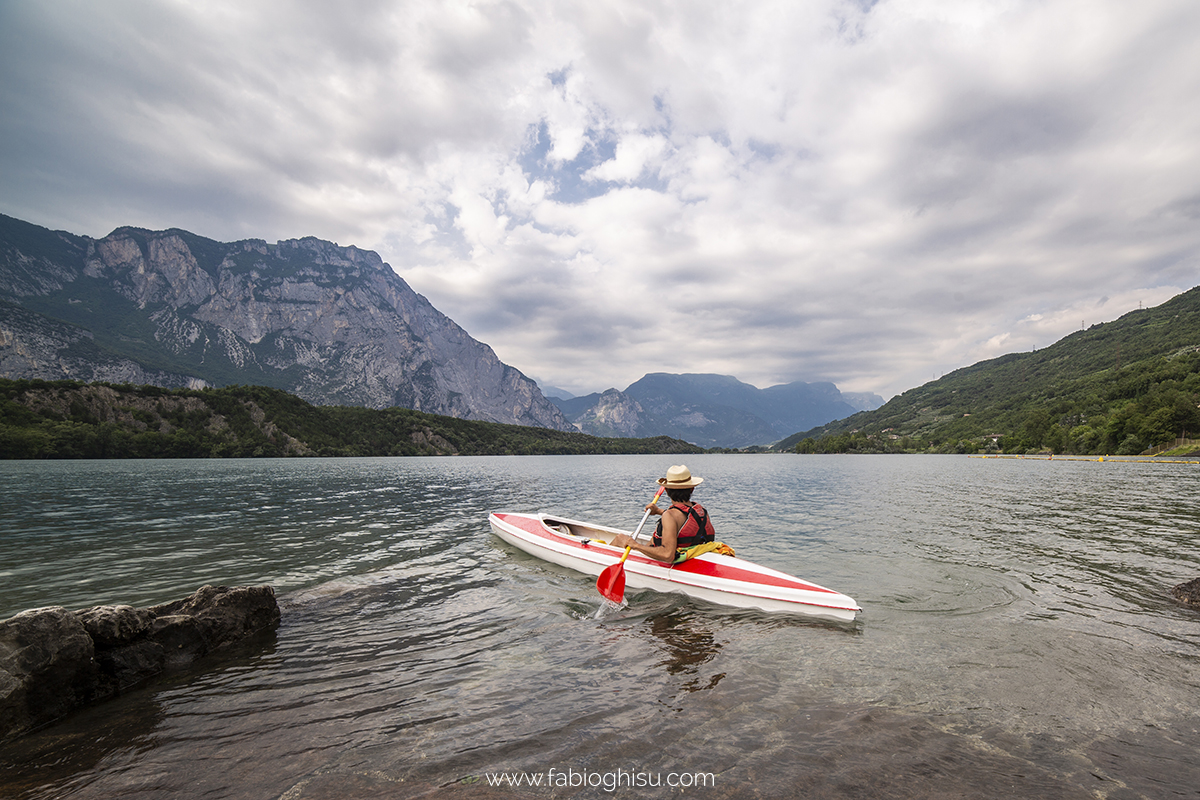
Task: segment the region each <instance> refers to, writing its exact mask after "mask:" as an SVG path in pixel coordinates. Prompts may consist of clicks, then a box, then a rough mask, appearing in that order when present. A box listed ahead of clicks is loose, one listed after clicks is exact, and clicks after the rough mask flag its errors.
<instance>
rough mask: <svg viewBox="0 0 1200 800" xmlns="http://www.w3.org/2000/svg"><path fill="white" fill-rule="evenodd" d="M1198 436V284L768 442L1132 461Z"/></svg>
mask: <svg viewBox="0 0 1200 800" xmlns="http://www.w3.org/2000/svg"><path fill="white" fill-rule="evenodd" d="M1197 435H1200V287H1196V288H1194V289H1191V290H1190V291H1187V292H1184V293H1183V294H1180V295H1177V296H1175V297H1173V298H1171V299H1170V300H1168V301H1167V302H1166V303H1163V304H1162V305H1160V306H1156V307H1154V308H1148V309H1139V310H1137V311H1131V312H1129V313H1128V314H1125V315H1124V316H1122V317H1121V318H1120V319H1117V320H1114V321H1113V322H1107V323H1103V324H1099V325H1093V326H1091V327H1090V328H1089V329H1087V330H1086V331H1077V332H1075V333H1072V334H1071V335H1069V336H1067V337H1064V338H1063V339H1061V340H1059V341H1058V342H1056V343H1054V344H1052V345H1050V346H1049V347H1046V348H1044V349H1042V350H1035V351H1033V352H1031V353H1011V354H1009V355H1005V356H1001V357H1000V358H995V359H991V360H988V361H981V362H979V363H977V364H973V365H972V366H969V367H964V368H962V369H959V370H956V371H954V372H951V373H949V374H947V375H945V376H944V377H942V378H940V379H939V380H936V381H932V382H930V383H927V384H925V385H924V386H920V387H917V388H915V389H910V390H909V391H907V392H905V393H903V394H901V395H898V396H896V397H894V398H892V399H891V400H890V401H888V402H887V403H885V404H884V405H883V406H882V407H880V408H878V409H876V410H873V411H866V412H861V413H858V414H855V415H853V416H851V417H847V418H845V419H841V420H837V421H835V422H830V423H828V424H825V425H822V426H819V427H815V428H812V429H810V430H805V431H804V432H803V433H798V434H795V435H794V436H790V437H788V438H787V439H784V440H783V441H781V442H780V443H779V444H778V445H777V446H776V447H777V448H778V449H784V450H790V449H793V448H795V447H796V446H797V445H801V449H802V450H806V451H813V452H816V451H840V452H845V451H849V450H858V451H866V452H886V451H893V450H902V451H909V452H912V451H934V452H976V451H979V450H985V449H992V450H997V449H998V450H1003V451H1005V452H1011V453H1025V452H1046V451H1050V452H1054V453H1076V454H1093V455H1104V454H1110V453H1111V454H1121V455H1130V454H1136V453H1141V452H1143V451H1145V450H1147V449H1149V448H1152V447H1154V446H1156V445H1161V444H1163V443H1167V442H1172V441H1174V440H1176V439H1181V438H1182V439H1187V438H1192V437H1196V436H1197ZM805 440H811V441H807V442H806V441H805Z"/></svg>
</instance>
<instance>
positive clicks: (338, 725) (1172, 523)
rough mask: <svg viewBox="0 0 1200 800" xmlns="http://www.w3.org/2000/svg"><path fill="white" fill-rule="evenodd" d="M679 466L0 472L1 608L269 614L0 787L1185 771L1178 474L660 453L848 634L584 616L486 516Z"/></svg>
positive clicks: (303, 792)
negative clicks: (268, 603) (848, 615)
mask: <svg viewBox="0 0 1200 800" xmlns="http://www.w3.org/2000/svg"><path fill="white" fill-rule="evenodd" d="M679 460H680V458H679V457H678V456H675V457H671V456H549V457H495V458H486V457H481V458H429V459H423V458H412V459H403V458H396V459H328V460H315V459H312V460H234V461H215V460H214V461H149V462H146V461H134V462H131V461H103V462H92V461H89V462H0V478H2V481H0V618H7V617H9V616H11V615H12V614H15V613H17V612H19V611H21V610H24V609H27V608H34V607H38V606H46V605H62V606H67V607H68V608H83V607H86V606H90V605H96V604H107V603H129V604H133V605H139V606H144V605H150V604H155V603H161V602H166V601H168V600H174V599H178V598H181V597H183V596H185V595H187V594H190V593H191V592H193V591H194V590H195V589H196V588H197V587H199V586H200V585H202V584H206V583H208V584H214V585H257V584H271V585H272V586H274V587H275V589H276V592H277V595H278V596H279V599H280V606H281V608H282V611H283V617H282V621H281V624H280V626H279V628H278V630H277V631H276V632H275V633H274V634H273V635H270V636H264V637H260V638H259V639H256V640H254V641H251V642H247V643H244V644H242V645H238V646H236V647H233V648H231V649H228V650H225V651H221V652H220V653H218V654H214V655H212V656H209V657H208V658H206V659H205V660H203V661H201V662H198V663H197V664H196V665H195V666H194V668H192V669H190V670H189V671H187V672H182V673H171V674H167V675H164V676H162V677H161V678H158V679H155V680H153V681H151V682H150V683H148V684H146V685H143V686H141V687H138V688H136V689H134V690H131V691H128V692H126V693H125V694H123V695H122V696H120V697H118V698H115V699H113V700H110V701H106V702H103V703H100V704H98V705H95V706H92V707H90V708H87V709H84V710H81V711H79V712H77V713H75V714H73V715H72V716H70V717H68V718H67V719H64V720H62V721H61V722H58V723H56V724H54V725H52V726H50V727H47V728H45V729H43V730H41V731H38V732H36V733H34V734H32V735H29V736H26V737H24V738H22V739H20V740H17V741H15V742H12V743H9V744H8V745H6V746H3V747H0V796H3V797H13V798H109V797H116V796H120V797H122V798H174V797H204V798H255V799H258V798H279V799H280V800H312V799H313V798H347V799H348V798H355V799H356V800H357V799H358V798H385V797H386V798H408V797H462V798H488V797H627V798H635V797H636V798H640V797H667V796H679V795H681V794H684V795H686V796H697V797H712V798H724V797H729V798H740V797H788V796H805V797H817V798H821V797H828V798H849V797H885V798H886V797H895V798H910V797H911V798H926V797H980V798H993V797H995V798H1017V797H1020V798H1028V797H1056V798H1057V797H1061V798H1076V797H1078V798H1095V797H1106V798H1113V799H1114V800H1115V799H1119V798H1138V797H1148V798H1158V797H1175V796H1178V795H1194V794H1196V792H1197V787H1200V715H1198V714H1197V711H1198V710H1200V612H1198V611H1197V610H1195V609H1191V608H1188V607H1185V606H1181V605H1180V604H1178V603H1176V602H1174V601H1173V600H1172V598H1171V596H1170V593H1169V590H1170V588H1171V587H1172V586H1174V585H1175V584H1178V583H1181V582H1183V581H1186V580H1190V579H1192V578H1195V577H1197V576H1200V547H1198V546H1197V543H1198V541H1200V536H1198V535H1200V502H1197V494H1198V492H1197V489H1198V488H1200V465H1197V464H1158V463H1145V462H1119V461H1118V462H1114V461H1104V462H1099V461H1085V460H1080V461H1065V460H1058V459H1056V460H1053V461H1048V460H1038V459H994V458H993V459H985V458H968V457H965V456H794V455H777V456H765V455H758V456H754V455H703V456H688V457H686V458H684V459H682V460H683V462H684V463H686V464H687V465H688V466H689V467H690V468H691V470H692V472H693V473H694V474H697V475H701V476H703V477H704V478H705V482H704V484H703V485H702V486H700V487H699V488H698V489H697V491H696V495H695V499H696V500H699V501H700V502H702V503H704V505H705V506H706V507H707V508H708V510H709V512H710V513H711V515H712V518H713V520H714V523H715V525H716V527H717V533H718V538H719V539H721V540H723V541H726V542H728V543H729V544H731V545H732V546H733V547H735V548H736V550H737V552H738V555H739V556H744V557H746V558H749V559H752V560H754V561H757V562H759V563H762V564H765V565H767V566H771V567H775V568H777V569H781V570H784V571H785V572H789V573H792V574H794V575H797V576H798V577H800V578H804V579H807V580H811V581H814V582H816V583H819V584H822V585H824V586H828V587H830V588H832V589H836V590H838V591H841V592H844V593H846V594H848V595H850V596H851V597H853V598H854V599H855V600H857V601H858V603H859V605H861V606H862V607H863V609H864V612H863V614H862V615H861V617H860V619H859V620H858V621H857V622H856V623H854V624H851V625H839V624H832V623H823V622H819V621H814V620H812V619H807V618H803V617H795V616H789V615H779V614H767V613H764V612H757V611H745V610H735V609H729V608H723V607H721V606H715V605H708V604H705V603H702V602H699V601H694V600H690V599H688V598H685V597H683V596H680V595H674V594H655V593H652V592H634V591H631V592H627V600H628V601H629V604H628V606H627V607H626V608H624V609H622V610H620V611H615V612H613V611H610V612H609V613H607V614H602V615H601V616H600V617H599V618H597V616H596V615H597V612H598V611H600V606H601V602H600V598H599V595H598V594H597V592H596V588H595V579H594V578H589V577H587V576H584V575H579V574H575V573H572V572H570V571H567V570H565V569H561V568H558V567H555V566H552V565H549V564H547V563H544V562H541V561H539V560H537V559H535V558H533V557H531V556H528V555H526V554H524V553H522V552H520V551H518V550H516V549H514V548H512V547H510V546H508V545H506V544H504V543H503V542H501V541H500V540H499V539H498V538H497V537H495V536H494V535H493V534H492V533H491V532H490V529H489V526H488V522H487V515H488V513H489V512H491V511H520V512H534V511H539V510H544V511H551V512H554V513H556V514H561V515H565V516H569V517H574V518H577V519H584V520H589V521H595V522H601V523H604V524H609V525H614V526H617V527H623V528H633V527H634V526H635V525H636V524H637V522H638V520H639V519H640V517H641V509H642V507H643V506H644V505H645V503H646V502H647V501H649V499H650V497H651V495H652V494H653V492H654V490H655V488H656V486H655V484H654V479H655V478H656V477H658V476H659V475H661V474H663V473H664V472H665V471H666V468H667V467H668V466H670V465H671V464H672V463H678V462H679ZM531 783H532V784H540V785H533V786H530V784H531ZM497 784H498V785H497ZM518 784H519V785H518Z"/></svg>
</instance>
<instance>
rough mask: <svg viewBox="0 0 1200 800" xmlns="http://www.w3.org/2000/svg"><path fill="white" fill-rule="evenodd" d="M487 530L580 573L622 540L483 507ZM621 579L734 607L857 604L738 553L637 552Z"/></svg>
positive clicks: (837, 612)
mask: <svg viewBox="0 0 1200 800" xmlns="http://www.w3.org/2000/svg"><path fill="white" fill-rule="evenodd" d="M488 522H490V523H491V526H492V531H493V532H494V533H495V534H496V535H497V536H499V537H500V538H501V539H503V540H504V541H506V542H508V543H509V544H511V545H512V546H513V547H516V548H518V549H520V550H524V551H525V552H526V553H529V554H530V555H532V556H537V557H538V558H540V559H543V560H544V561H549V562H550V563H552V564H558V565H559V566H562V567H567V568H568V569H573V570H575V571H577V572H582V573H584V574H587V575H599V574H600V573H601V572H602V571H603V570H604V568H605V567H610V566H612V565H613V564H616V563H617V561H618V560H620V558H621V555H622V553H624V552H625V548H623V547H613V546H611V545H610V544H608V542H609V541H610V540H611V539H612V537H613V536H615V535H616V534H618V533H624V534H629V531H622V530H618V529H616V528H607V527H604V526H602V525H592V524H589V523H586V522H580V521H578V520H573V519H566V518H563V517H557V516H549V515H546V514H500V513H497V514H490V515H489V516H488ZM625 581H626V585H627V586H629V587H632V588H636V589H653V590H655V591H658V592H682V593H683V594H686V595H688V596H690V597H695V598H698V599H700V600H707V601H709V602H713V603H719V604H721V605H726V606H734V607H737V608H757V609H761V610H763V611H782V612H790V613H797V614H807V615H811V616H818V617H827V618H832V619H836V620H840V621H843V622H852V621H853V620H854V618H855V615H856V614H857V613H858V612H860V611H862V609H861V608H859V607H858V604H857V603H855V602H854V600H852V599H851V598H849V597H847V596H846V595H844V594H841V593H840V592H835V591H833V590H832V589H826V588H825V587H824V586H818V585H817V584H815V583H809V582H808V581H802V580H800V579H799V578H795V577H793V576H791V575H788V574H787V573H784V572H779V571H778V570H774V569H771V568H770V567H764V566H761V565H759V564H755V563H754V562H752V561H747V560H746V559H744V558H737V557H735V556H727V555H721V554H719V553H715V552H714V553H703V554H702V555H698V556H696V557H694V558H690V559H688V560H687V561H683V562H681V563H678V564H664V563H663V562H661V561H656V560H654V559H652V558H649V557H648V556H644V555H642V554H641V553H637V552H631V553H630V554H629V558H627V559H626V560H625Z"/></svg>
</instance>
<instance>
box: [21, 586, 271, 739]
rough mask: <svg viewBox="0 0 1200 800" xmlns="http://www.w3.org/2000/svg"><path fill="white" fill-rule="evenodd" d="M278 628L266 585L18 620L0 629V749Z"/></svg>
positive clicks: (56, 610) (34, 613) (37, 613)
mask: <svg viewBox="0 0 1200 800" xmlns="http://www.w3.org/2000/svg"><path fill="white" fill-rule="evenodd" d="M278 622H279V604H278V603H277V602H276V601H275V592H274V590H273V589H272V588H271V587H270V586H252V587H232V588H229V587H224V586H221V587H214V586H202V587H200V589H198V590H197V591H196V593H195V594H193V595H191V596H190V597H186V598H184V599H183V600H178V601H175V602H173V603H166V604H164V605H160V606H153V607H151V608H134V607H133V606H95V607H93V608H87V609H83V610H81V611H74V612H72V611H68V610H67V609H65V608H61V607H49V608H37V609H33V610H31V611H24V612H22V613H20V614H17V615H16V616H15V617H12V618H10V619H7V620H4V621H3V622H0V740H4V739H8V738H10V737H12V736H15V735H18V734H21V733H24V732H26V731H28V730H31V729H33V728H36V727H38V726H40V725H43V724H45V723H47V722H50V721H52V720H55V719H57V718H58V717H61V716H63V715H64V714H66V713H68V712H69V711H71V710H72V709H74V708H77V707H79V706H81V705H84V704H86V703H90V702H93V701H96V700H101V699H103V698H106V697H110V696H112V695H114V694H116V693H117V692H119V691H120V690H122V689H125V688H128V687H130V686H132V685H134V684H136V683H138V682H140V681H142V680H145V679H146V678H149V677H151V676H152V675H156V674H158V673H159V672H162V671H163V670H164V669H175V668H179V667H183V666H186V665H187V664H190V663H191V662H192V661H193V660H195V659H197V658H199V657H200V656H203V655H205V654H207V653H210V652H212V651H213V650H216V649H218V648H220V647H223V646H225V645H227V644H230V643H232V642H236V641H238V640H239V639H242V638H245V637H246V636H249V635H251V634H253V633H257V632H258V631H262V630H267V629H270V628H273V627H274V626H275V625H276V624H277V623H278Z"/></svg>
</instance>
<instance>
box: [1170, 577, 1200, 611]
mask: <svg viewBox="0 0 1200 800" xmlns="http://www.w3.org/2000/svg"><path fill="white" fill-rule="evenodd" d="M1171 594H1172V595H1174V596H1175V599H1176V600H1178V601H1179V602H1181V603H1187V604H1188V605H1189V606H1197V607H1200V578H1193V579H1192V580H1190V581H1188V582H1187V583H1181V584H1179V585H1178V586H1176V587H1175V588H1174V589H1172V590H1171Z"/></svg>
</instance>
